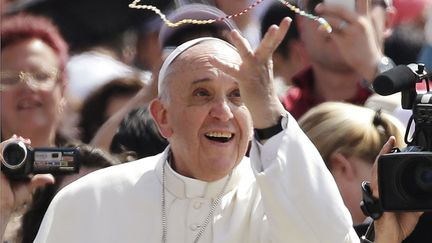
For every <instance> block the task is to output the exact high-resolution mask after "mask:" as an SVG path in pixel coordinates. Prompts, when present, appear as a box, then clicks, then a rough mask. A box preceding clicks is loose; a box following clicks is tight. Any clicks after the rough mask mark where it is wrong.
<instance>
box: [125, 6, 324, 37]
mask: <svg viewBox="0 0 432 243" xmlns="http://www.w3.org/2000/svg"><path fill="white" fill-rule="evenodd" d="M263 1H264V0H256V1H255V2H254V3H253V4H251V5H249V6H248V7H247V8H245V9H244V10H242V11H241V12H239V13H236V14H232V15H227V16H225V17H221V18H219V19H206V20H198V19H182V20H180V21H177V22H174V23H173V22H171V21H170V20H169V19H167V17H166V16H165V14H163V13H162V12H161V11H160V9H158V8H157V7H155V6H153V5H146V4H141V5H138V4H139V3H140V2H141V0H134V1H133V2H132V3H131V4H129V8H133V9H146V10H150V11H153V12H155V13H156V14H157V15H159V17H160V18H161V19H162V20H163V21H164V22H165V24H166V25H167V26H169V27H178V26H180V25H183V24H211V23H214V22H216V21H223V20H224V19H231V18H235V17H237V16H240V15H243V14H245V13H247V12H248V11H249V10H251V9H253V8H254V7H256V6H257V5H258V4H260V3H261V2H263ZM278 1H279V2H281V3H282V4H283V5H285V6H286V7H288V8H289V9H290V10H291V11H293V12H295V13H296V14H299V15H301V16H304V17H306V18H309V19H312V20H315V21H317V22H318V23H319V24H320V25H321V27H322V28H324V29H325V30H326V31H327V32H328V33H331V32H332V27H331V26H330V24H329V23H328V22H327V21H326V20H325V19H324V18H322V17H318V16H315V15H312V14H310V13H306V12H305V11H303V10H301V9H299V8H297V7H295V6H294V5H292V4H290V3H289V2H287V1H286V0H278Z"/></svg>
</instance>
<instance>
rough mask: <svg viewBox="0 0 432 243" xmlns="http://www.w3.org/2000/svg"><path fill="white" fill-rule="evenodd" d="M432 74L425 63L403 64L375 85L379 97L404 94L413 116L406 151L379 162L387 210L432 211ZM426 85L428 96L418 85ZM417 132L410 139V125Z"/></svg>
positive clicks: (387, 156) (407, 135) (398, 151)
mask: <svg viewBox="0 0 432 243" xmlns="http://www.w3.org/2000/svg"><path fill="white" fill-rule="evenodd" d="M431 77H432V74H430V73H428V72H427V70H426V69H425V67H424V65H422V64H410V65H408V66H404V65H400V66H397V67H395V68H393V69H390V70H389V71H387V72H384V73H382V74H381V75H379V76H378V77H377V78H376V79H375V81H374V83H373V85H374V88H375V90H376V92H377V93H378V94H381V95H390V94H393V93H396V92H402V101H401V103H402V108H404V109H411V110H412V112H413V114H412V116H411V118H410V121H409V123H408V126H407V130H406V133H405V143H406V144H407V145H408V146H407V147H406V148H403V149H398V148H396V149H395V150H393V151H392V152H393V153H389V154H383V155H381V156H380V157H379V159H378V182H379V190H380V203H381V206H382V209H383V210H384V211H432V92H430V90H429V81H430V79H431ZM422 81H425V82H426V87H427V90H426V93H421V94H418V93H417V90H416V84H417V83H421V82H422ZM412 123H414V124H415V126H414V127H415V129H414V131H413V133H412V134H413V135H412V137H411V138H408V137H409V134H410V128H411V124H412Z"/></svg>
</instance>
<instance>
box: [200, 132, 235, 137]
mask: <svg viewBox="0 0 432 243" xmlns="http://www.w3.org/2000/svg"><path fill="white" fill-rule="evenodd" d="M206 136H208V137H215V138H231V137H232V133H230V132H208V133H206Z"/></svg>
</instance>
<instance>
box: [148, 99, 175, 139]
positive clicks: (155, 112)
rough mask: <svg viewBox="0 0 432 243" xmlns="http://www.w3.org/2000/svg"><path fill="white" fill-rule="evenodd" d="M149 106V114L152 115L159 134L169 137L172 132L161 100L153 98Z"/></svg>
mask: <svg viewBox="0 0 432 243" xmlns="http://www.w3.org/2000/svg"><path fill="white" fill-rule="evenodd" d="M149 108H150V114H151V115H152V117H153V120H154V121H155V123H156V125H157V127H158V129H159V132H160V133H161V135H162V136H163V137H164V138H167V139H168V138H169V137H171V136H172V134H173V132H172V129H171V127H170V125H169V123H168V117H167V109H166V107H165V105H164V104H163V103H162V101H161V100H160V99H154V100H153V101H152V102H151V103H150V107H149Z"/></svg>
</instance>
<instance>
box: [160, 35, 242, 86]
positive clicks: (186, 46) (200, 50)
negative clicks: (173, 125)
mask: <svg viewBox="0 0 432 243" xmlns="http://www.w3.org/2000/svg"><path fill="white" fill-rule="evenodd" d="M206 55H208V56H209V57H210V56H217V57H225V58H233V60H234V58H239V55H238V53H237V49H236V48H235V47H234V46H232V45H231V44H229V43H228V42H226V41H224V40H221V39H218V38H213V37H203V38H198V39H194V40H190V41H188V42H185V43H183V44H182V45H180V46H178V47H177V48H176V49H175V50H174V51H173V52H171V54H170V55H169V56H168V57H167V58H166V59H165V61H164V63H163V64H162V67H161V69H160V71H159V78H158V92H159V94H160V93H161V91H162V88H163V87H164V82H166V81H167V80H168V74H170V75H172V73H170V72H171V71H172V70H171V67H172V66H173V65H174V64H178V62H188V61H190V60H192V59H193V58H194V57H195V56H196V57H201V58H202V57H204V56H206ZM184 64H185V65H187V63H184Z"/></svg>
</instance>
